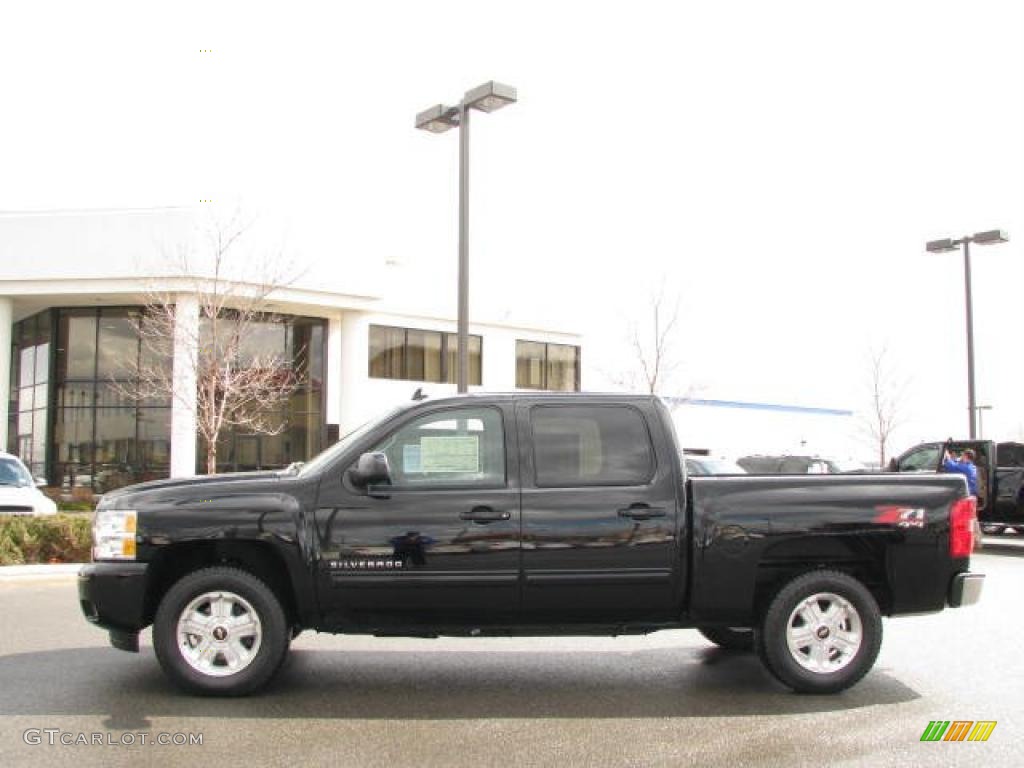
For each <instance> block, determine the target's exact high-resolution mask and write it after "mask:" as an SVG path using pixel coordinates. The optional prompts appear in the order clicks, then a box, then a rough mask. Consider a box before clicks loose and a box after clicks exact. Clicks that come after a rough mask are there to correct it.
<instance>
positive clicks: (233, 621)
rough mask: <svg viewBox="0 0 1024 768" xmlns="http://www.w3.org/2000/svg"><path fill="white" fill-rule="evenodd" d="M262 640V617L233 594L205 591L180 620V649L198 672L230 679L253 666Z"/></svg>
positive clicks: (241, 598)
mask: <svg viewBox="0 0 1024 768" xmlns="http://www.w3.org/2000/svg"><path fill="white" fill-rule="evenodd" d="M262 639H263V628H262V625H261V624H260V617H259V616H258V615H257V613H256V611H255V609H254V608H253V607H252V604H250V603H249V601H247V600H245V599H244V598H243V597H241V596H239V595H236V594H235V593H234V592H222V591H218V592H206V593H204V594H202V595H199V596H198V597H196V598H194V599H193V600H192V601H191V602H189V604H188V605H187V606H185V609H184V610H183V611H182V612H181V615H180V616H179V617H178V649H179V650H180V651H181V656H182V658H184V659H185V662H186V663H187V664H188V665H189V666H190V667H191V668H192V669H194V670H195V671H197V672H199V673H201V674H203V675H208V676H210V677H227V676H229V675H235V674H238V673H239V672H241V671H242V670H243V669H245V668H246V667H248V666H249V665H250V664H252V662H253V660H254V659H255V658H256V655H257V654H258V653H259V650H260V645H261V642H262Z"/></svg>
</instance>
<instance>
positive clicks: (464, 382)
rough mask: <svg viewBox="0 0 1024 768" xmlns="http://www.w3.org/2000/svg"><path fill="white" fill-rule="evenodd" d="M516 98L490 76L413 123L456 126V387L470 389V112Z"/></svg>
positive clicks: (436, 129) (441, 128) (430, 127)
mask: <svg viewBox="0 0 1024 768" xmlns="http://www.w3.org/2000/svg"><path fill="white" fill-rule="evenodd" d="M515 102H516V89H515V88H513V87H512V86H510V85H502V84H501V83H496V82H494V81H493V80H492V81H490V82H488V83H484V84H483V85H478V86H477V87H476V88H473V89H472V90H469V91H466V95H465V96H463V97H462V101H460V102H459V103H458V104H456V105H455V106H454V107H450V106H446V105H444V104H436V105H434V106H433V107H431V108H430V109H426V110H424V111H422V112H420V113H419V114H418V115H416V127H417V128H419V129H420V130H424V131H430V132H431V133H444V132H445V131H447V130H448V129H450V128H453V127H455V126H458V128H459V294H458V295H459V316H458V317H459V319H458V345H459V348H458V352H457V363H456V369H457V371H458V373H457V375H456V380H455V381H456V387H457V389H458V391H459V392H460V393H462V392H467V391H469V113H470V110H472V109H477V110H480V111H481V112H494V111H496V110H498V109H501V108H502V107H504V106H506V105H508V104H514V103H515Z"/></svg>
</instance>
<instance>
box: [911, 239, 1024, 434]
mask: <svg viewBox="0 0 1024 768" xmlns="http://www.w3.org/2000/svg"><path fill="white" fill-rule="evenodd" d="M1009 239H1010V237H1009V235H1007V234H1006V232H1005V231H1003V230H1001V229H988V230H985V231H984V232H975V233H974V234H973V235H964V236H963V237H961V238H959V239H956V240H954V239H952V238H949V237H947V238H944V239H942V240H931V241H929V242H928V243H926V244H925V250H927V251H928V252H929V253H948V252H949V251H955V250H956V249H957V248H959V247H960V246H961V245H962V246H963V249H964V297H965V301H966V305H967V425H968V434H969V435H970V439H971V440H975V439H977V435H978V429H977V424H978V405H977V403H976V401H975V389H974V305H973V301H972V299H971V243H977V244H979V245H992V244H993V243H1005V242H1007V241H1009Z"/></svg>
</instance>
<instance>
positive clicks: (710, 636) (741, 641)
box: [697, 627, 754, 651]
mask: <svg viewBox="0 0 1024 768" xmlns="http://www.w3.org/2000/svg"><path fill="white" fill-rule="evenodd" d="M697 631H698V632H700V633H701V634H702V635H704V638H705V639H706V640H709V641H710V642H712V643H714V644H715V645H717V646H719V647H720V648H725V649H727V650H730V651H752V650H754V630H753V629H750V628H749V627H697Z"/></svg>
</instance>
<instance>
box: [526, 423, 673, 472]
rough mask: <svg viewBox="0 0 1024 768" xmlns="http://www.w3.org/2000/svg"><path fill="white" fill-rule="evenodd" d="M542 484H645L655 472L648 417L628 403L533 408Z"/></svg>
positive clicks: (535, 453) (536, 461)
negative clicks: (645, 420)
mask: <svg viewBox="0 0 1024 768" xmlns="http://www.w3.org/2000/svg"><path fill="white" fill-rule="evenodd" d="M530 423H531V425H532V428H533V464H534V471H535V475H536V483H537V486H538V487H546V488H574V487H578V486H588V485H643V484H645V483H647V482H648V481H649V480H650V479H651V476H652V475H653V474H654V452H653V450H652V448H651V438H650V435H649V434H648V432H647V425H646V424H645V423H644V418H643V416H642V415H641V414H640V412H639V411H637V410H636V409H635V408H630V407H627V406H585V405H581V406H541V407H537V408H534V409H533V410H532V411H531V412H530Z"/></svg>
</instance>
